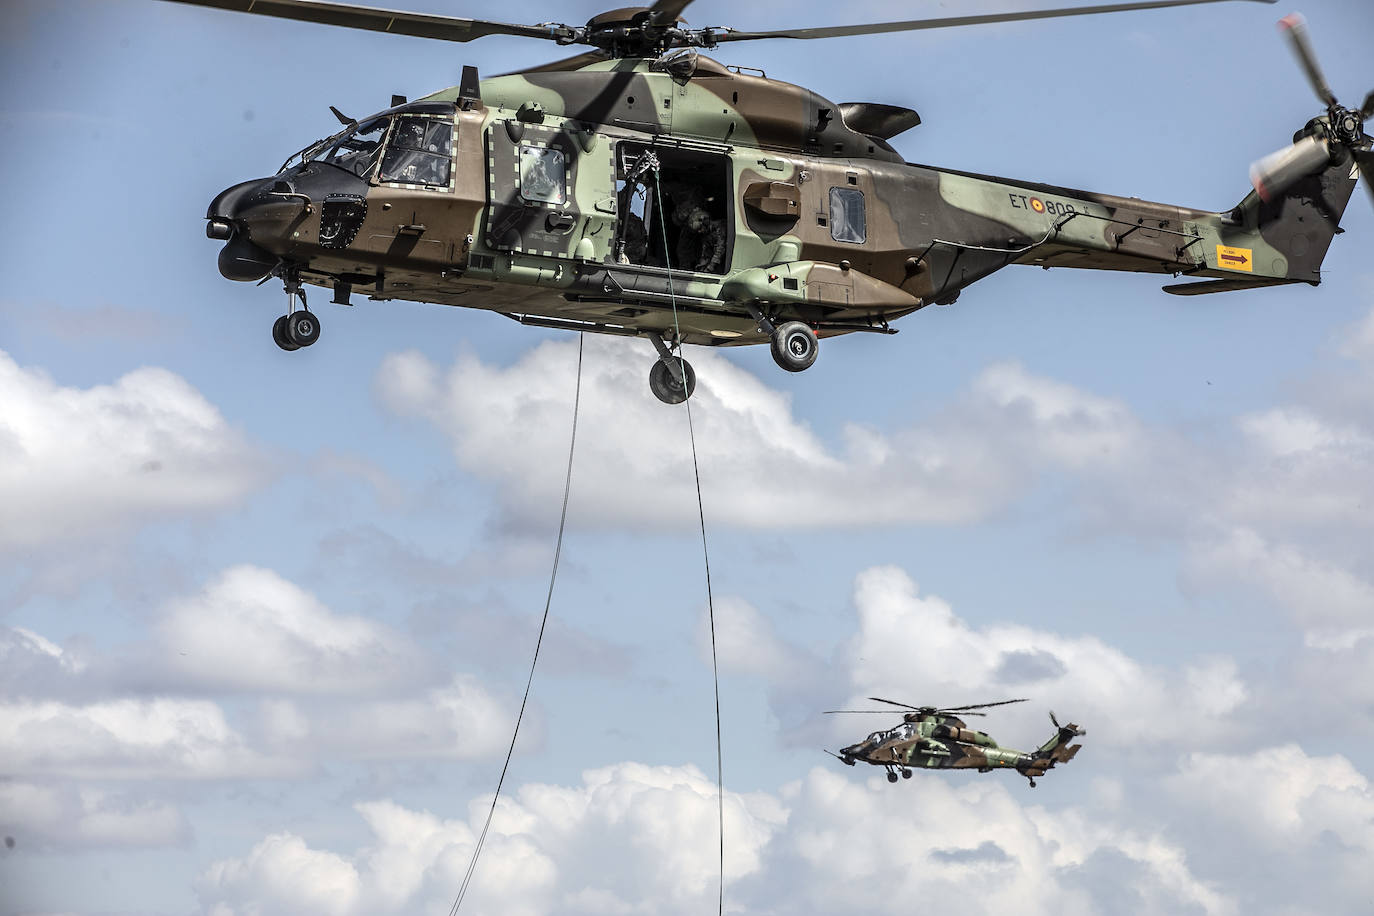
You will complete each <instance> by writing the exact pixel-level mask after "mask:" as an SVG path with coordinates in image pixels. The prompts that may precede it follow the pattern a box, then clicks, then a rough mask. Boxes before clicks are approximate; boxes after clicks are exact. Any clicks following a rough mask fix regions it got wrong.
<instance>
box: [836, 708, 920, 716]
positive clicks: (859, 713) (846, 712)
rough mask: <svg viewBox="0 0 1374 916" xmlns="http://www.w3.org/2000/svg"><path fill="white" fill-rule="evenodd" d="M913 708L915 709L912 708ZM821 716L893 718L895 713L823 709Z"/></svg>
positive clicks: (887, 710)
mask: <svg viewBox="0 0 1374 916" xmlns="http://www.w3.org/2000/svg"><path fill="white" fill-rule="evenodd" d="M913 708H915V707H913ZM821 715H823V716H856V715H857V716H895V715H896V713H895V712H893V711H892V710H890V709H825V710H822V711H821Z"/></svg>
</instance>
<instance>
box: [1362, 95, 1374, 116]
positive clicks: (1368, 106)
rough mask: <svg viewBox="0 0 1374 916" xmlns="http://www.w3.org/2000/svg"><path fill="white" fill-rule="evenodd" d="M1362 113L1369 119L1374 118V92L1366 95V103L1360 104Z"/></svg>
mask: <svg viewBox="0 0 1374 916" xmlns="http://www.w3.org/2000/svg"><path fill="white" fill-rule="evenodd" d="M1360 115H1361V116H1362V117H1363V118H1364V119H1365V120H1366V121H1368V120H1369V119H1370V118H1374V92H1370V93H1369V95H1367V96H1365V97H1364V104H1363V105H1361V106H1360Z"/></svg>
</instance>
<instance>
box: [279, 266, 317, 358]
mask: <svg viewBox="0 0 1374 916" xmlns="http://www.w3.org/2000/svg"><path fill="white" fill-rule="evenodd" d="M281 278H282V282H283V283H284V284H285V286H286V314H285V315H282V316H281V317H279V318H278V319H277V320H276V321H275V322H273V324H272V340H274V341H275V342H276V344H277V346H279V347H281V348H282V349H283V350H288V351H290V350H299V349H300V348H301V347H308V346H310V345H311V344H313V343H314V342H315V341H317V340H319V339H320V319H319V318H317V317H315V313H314V312H312V311H310V307H309V306H308V305H307V304H306V301H305V288H304V287H302V286H301V278H300V274H299V273H297V272H296V271H294V270H287V271H284V272H283V273H282V274H281ZM297 296H299V297H300V300H301V307H300V309H299V310H298V309H297V308H296V297H297Z"/></svg>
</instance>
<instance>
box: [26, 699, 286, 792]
mask: <svg viewBox="0 0 1374 916" xmlns="http://www.w3.org/2000/svg"><path fill="white" fill-rule="evenodd" d="M0 759H3V760H4V761H5V770H6V772H7V773H10V774H14V775H18V776H34V775H42V776H64V777H70V778H76V779H228V778H251V777H265V776H283V775H290V774H292V773H295V772H299V769H298V768H297V767H295V766H294V765H291V764H288V763H286V762H284V761H280V760H273V759H270V758H267V757H265V756H263V755H261V754H259V753H258V752H256V751H254V750H253V749H252V748H250V747H249V746H248V745H247V743H246V742H245V740H244V739H243V737H242V736H241V735H240V734H238V733H237V732H236V731H235V730H234V729H233V728H231V727H230V725H229V723H228V721H227V720H226V719H225V717H224V712H223V710H221V709H220V707H219V706H218V705H216V704H215V703H211V702H209V701H206V700H183V699H172V698H159V699H153V700H141V699H117V700H108V701H104V702H99V703H90V704H85V705H74V704H69V703H59V702H54V701H20V702H0Z"/></svg>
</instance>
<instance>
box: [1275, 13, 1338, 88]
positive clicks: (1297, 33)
mask: <svg viewBox="0 0 1374 916" xmlns="http://www.w3.org/2000/svg"><path fill="white" fill-rule="evenodd" d="M1279 29H1280V30H1281V31H1282V32H1283V34H1285V35H1287V36H1288V42H1289V44H1291V45H1292V47H1293V53H1294V54H1296V55H1297V56H1298V63H1300V64H1302V69H1303V70H1304V71H1306V73H1307V81H1308V82H1309V83H1311V84H1312V89H1313V91H1314V92H1316V93H1317V97H1318V98H1320V99H1321V100H1322V101H1323V102H1325V103H1326V106H1327V107H1328V108H1329V107H1331V106H1332V105H1335V104H1336V94H1335V93H1334V92H1332V91H1331V87H1330V86H1328V85H1327V84H1326V77H1324V76H1322V69H1321V67H1319V66H1317V53H1316V52H1315V51H1313V50H1312V42H1311V40H1310V39H1309V38H1308V37H1307V20H1306V19H1304V18H1302V13H1289V14H1288V15H1287V16H1284V17H1283V18H1282V19H1280V20H1279Z"/></svg>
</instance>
